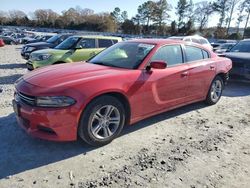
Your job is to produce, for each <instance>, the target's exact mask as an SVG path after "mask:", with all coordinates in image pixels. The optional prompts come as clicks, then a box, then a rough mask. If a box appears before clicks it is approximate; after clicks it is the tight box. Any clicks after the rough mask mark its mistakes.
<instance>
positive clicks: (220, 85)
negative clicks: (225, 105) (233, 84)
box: [205, 76, 224, 105]
mask: <svg viewBox="0 0 250 188" xmlns="http://www.w3.org/2000/svg"><path fill="white" fill-rule="evenodd" d="M223 89H224V82H223V80H222V78H221V77H220V76H216V77H215V78H214V80H213V81H212V83H211V86H210V88H209V91H208V94H207V98H206V100H205V102H206V103H207V104H208V105H214V104H216V103H217V102H218V101H219V100H220V98H221V95H222V91H223Z"/></svg>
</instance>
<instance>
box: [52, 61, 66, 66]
mask: <svg viewBox="0 0 250 188" xmlns="http://www.w3.org/2000/svg"><path fill="white" fill-rule="evenodd" d="M62 63H66V62H64V61H56V62H55V63H53V65H57V64H62Z"/></svg>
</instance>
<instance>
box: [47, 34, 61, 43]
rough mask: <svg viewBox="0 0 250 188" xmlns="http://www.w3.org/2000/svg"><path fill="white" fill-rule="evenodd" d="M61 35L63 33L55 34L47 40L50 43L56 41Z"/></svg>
mask: <svg viewBox="0 0 250 188" xmlns="http://www.w3.org/2000/svg"><path fill="white" fill-rule="evenodd" d="M60 37H61V35H55V36H53V37H51V38H49V39H48V40H47V42H48V43H54V42H56V41H57V40H58V39H59V38H60Z"/></svg>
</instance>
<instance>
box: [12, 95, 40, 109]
mask: <svg viewBox="0 0 250 188" xmlns="http://www.w3.org/2000/svg"><path fill="white" fill-rule="evenodd" d="M15 98H16V100H17V101H20V102H23V103H25V104H28V105H31V106H35V104H36V99H35V97H33V96H29V95H26V94H23V93H20V92H17V93H16V96H15Z"/></svg>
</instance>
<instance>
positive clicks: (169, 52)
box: [151, 45, 183, 66]
mask: <svg viewBox="0 0 250 188" xmlns="http://www.w3.org/2000/svg"><path fill="white" fill-rule="evenodd" d="M156 60H162V61H165V62H167V64H168V66H173V65H178V64H181V63H183V57H182V50H181V46H179V45H168V46H164V47H161V48H160V49H159V50H158V51H157V52H156V53H155V54H154V56H153V57H152V59H151V61H156Z"/></svg>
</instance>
